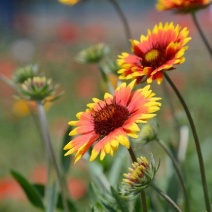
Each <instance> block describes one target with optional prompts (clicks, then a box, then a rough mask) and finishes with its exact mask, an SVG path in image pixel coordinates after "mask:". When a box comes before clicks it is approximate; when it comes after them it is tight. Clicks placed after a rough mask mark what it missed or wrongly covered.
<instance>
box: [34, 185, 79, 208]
mask: <svg viewBox="0 0 212 212" xmlns="http://www.w3.org/2000/svg"><path fill="white" fill-rule="evenodd" d="M34 187H35V188H36V189H37V190H38V192H39V193H40V195H41V196H42V197H43V198H44V194H45V186H44V185H42V184H34ZM67 205H68V209H69V211H77V208H76V206H75V204H74V202H73V201H72V200H71V199H70V198H68V199H67ZM57 208H58V209H61V210H63V209H64V208H63V202H62V196H61V194H59V195H58V200H57Z"/></svg>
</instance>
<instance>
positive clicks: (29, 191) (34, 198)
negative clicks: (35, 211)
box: [11, 170, 44, 209]
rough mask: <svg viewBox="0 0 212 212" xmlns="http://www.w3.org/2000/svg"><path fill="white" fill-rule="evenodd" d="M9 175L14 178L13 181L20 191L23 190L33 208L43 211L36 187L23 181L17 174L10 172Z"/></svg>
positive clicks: (25, 180)
mask: <svg viewBox="0 0 212 212" xmlns="http://www.w3.org/2000/svg"><path fill="white" fill-rule="evenodd" d="M11 174H12V176H13V177H14V178H15V180H16V181H17V182H18V183H19V185H20V186H21V187H22V189H23V190H24V192H25V194H26V196H27V198H28V199H29V201H30V202H31V203H32V204H33V205H34V206H35V207H38V208H42V209H44V204H43V201H42V197H41V196H40V193H39V192H38V190H37V189H36V187H34V186H33V185H32V184H31V183H30V182H29V181H28V180H27V179H25V178H24V177H23V176H22V175H21V174H19V173H18V172H16V171H14V170H11Z"/></svg>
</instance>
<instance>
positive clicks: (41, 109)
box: [37, 101, 68, 212]
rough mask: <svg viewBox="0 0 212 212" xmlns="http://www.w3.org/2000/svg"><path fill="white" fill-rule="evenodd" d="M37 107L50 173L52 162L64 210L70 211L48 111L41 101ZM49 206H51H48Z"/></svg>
mask: <svg viewBox="0 0 212 212" xmlns="http://www.w3.org/2000/svg"><path fill="white" fill-rule="evenodd" d="M37 108H38V118H39V121H40V128H41V134H42V138H43V142H44V146H45V151H46V155H47V156H46V157H47V161H48V162H47V165H48V167H47V168H48V174H51V173H50V170H49V169H50V166H51V163H52V165H53V166H54V169H55V171H56V175H57V178H58V181H59V184H60V188H61V196H62V201H63V206H64V211H66V212H68V207H67V202H66V198H65V192H64V191H65V189H64V185H63V181H62V177H61V174H60V170H59V166H58V164H57V160H56V157H55V154H54V150H53V146H52V143H51V138H50V135H49V130H48V125H47V120H46V113H45V110H44V107H43V105H42V103H41V101H37ZM48 177H49V176H48ZM49 180H50V181H51V180H52V179H49ZM50 198H51V197H50ZM47 207H51V206H47Z"/></svg>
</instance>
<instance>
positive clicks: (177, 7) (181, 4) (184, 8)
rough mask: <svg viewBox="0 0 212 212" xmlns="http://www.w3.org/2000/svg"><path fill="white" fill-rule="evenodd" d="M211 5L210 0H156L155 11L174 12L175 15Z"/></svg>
mask: <svg viewBox="0 0 212 212" xmlns="http://www.w3.org/2000/svg"><path fill="white" fill-rule="evenodd" d="M210 4H211V0H158V2H157V4H156V9H157V10H159V11H162V10H174V11H175V12H177V13H189V12H193V11H196V10H199V9H202V8H205V7H207V6H209V5H210Z"/></svg>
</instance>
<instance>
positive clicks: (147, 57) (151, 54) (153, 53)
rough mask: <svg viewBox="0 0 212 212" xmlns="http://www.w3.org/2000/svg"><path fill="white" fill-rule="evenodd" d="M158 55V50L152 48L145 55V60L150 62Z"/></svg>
mask: <svg viewBox="0 0 212 212" xmlns="http://www.w3.org/2000/svg"><path fill="white" fill-rule="evenodd" d="M158 55H159V51H158V50H157V49H152V50H150V51H149V52H147V54H146V55H145V60H146V61H147V62H151V61H153V60H156V59H157V57H158Z"/></svg>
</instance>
